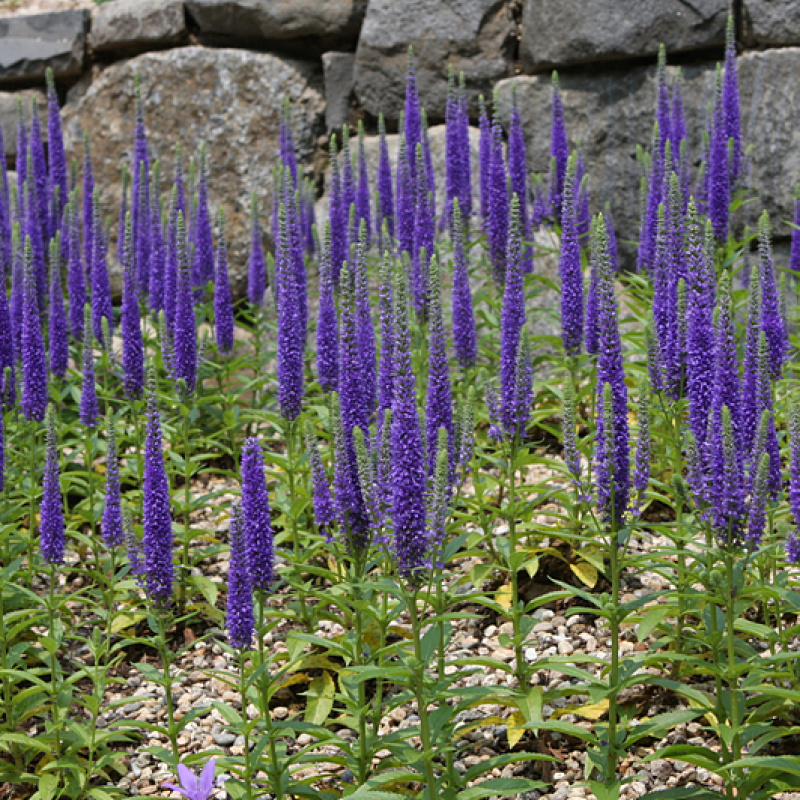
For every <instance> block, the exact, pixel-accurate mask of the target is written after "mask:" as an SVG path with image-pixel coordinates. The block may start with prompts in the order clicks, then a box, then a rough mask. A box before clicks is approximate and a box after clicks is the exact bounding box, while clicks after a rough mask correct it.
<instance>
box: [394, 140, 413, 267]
mask: <svg viewBox="0 0 800 800" xmlns="http://www.w3.org/2000/svg"><path fill="white" fill-rule="evenodd" d="M413 158H414V154H413V152H411V151H409V149H408V147H407V146H406V140H405V137H404V136H403V135H402V134H401V135H400V148H399V150H398V151H397V203H396V206H395V208H396V212H397V224H396V226H395V233H396V235H397V248H398V250H399V251H400V252H401V253H402V252H406V253H408V254H409V255H410V254H411V253H412V252H413V250H414V208H415V195H416V189H415V184H414V179H413V177H412V176H413V173H412V171H411V162H412V160H413Z"/></svg>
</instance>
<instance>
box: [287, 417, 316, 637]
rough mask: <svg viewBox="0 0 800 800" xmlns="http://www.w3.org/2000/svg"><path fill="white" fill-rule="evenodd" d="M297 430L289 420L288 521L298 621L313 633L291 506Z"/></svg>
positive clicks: (295, 520)
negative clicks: (289, 521)
mask: <svg viewBox="0 0 800 800" xmlns="http://www.w3.org/2000/svg"><path fill="white" fill-rule="evenodd" d="M298 430H299V428H298V420H297V419H292V420H289V425H288V429H287V431H286V471H287V473H288V474H287V478H288V480H289V519H290V520H291V526H292V551H293V553H294V558H293V559H292V561H293V567H294V572H295V580H296V583H297V602H298V604H299V608H298V613H299V615H300V619H301V621H302V623H303V625H304V626H305V628H306V630H307V631H308V632H309V633H313V632H314V622H313V620H312V617H311V614H309V610H308V608H307V607H306V591H305V586H304V584H303V573H302V570H301V569H300V564H301V563H302V561H303V553H302V548H301V546H300V533H299V530H298V525H297V514H295V513H294V511H293V509H292V505H293V503H294V500H295V497H296V494H295V487H296V484H297V478H296V473H297V469H296V466H297V465H296V463H295V459H296V453H295V444H296V442H295V437H296V434H297V431H298Z"/></svg>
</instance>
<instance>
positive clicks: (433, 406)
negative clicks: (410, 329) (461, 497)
mask: <svg viewBox="0 0 800 800" xmlns="http://www.w3.org/2000/svg"><path fill="white" fill-rule="evenodd" d="M441 284H442V278H441V270H440V268H439V260H438V258H437V257H436V256H434V257H433V258H432V259H431V265H430V271H429V278H428V303H429V305H428V310H429V324H428V335H429V338H428V397H427V404H426V412H425V434H426V441H427V444H428V447H427V456H428V463H427V467H428V477H429V478H431V477H432V476H433V473H434V470H435V468H436V459H437V452H436V448H435V447H434V442H436V439H437V437H438V435H439V429H440V428H444V430H445V431H446V432H447V445H448V463H449V465H450V467H449V470H450V471H452V468H453V466H454V465H453V456H454V451H453V445H454V439H453V392H452V389H451V387H450V369H449V367H448V364H447V341H446V333H445V329H444V318H443V316H442V286H441ZM448 474H450V473H448Z"/></svg>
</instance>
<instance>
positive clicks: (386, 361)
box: [378, 251, 395, 422]
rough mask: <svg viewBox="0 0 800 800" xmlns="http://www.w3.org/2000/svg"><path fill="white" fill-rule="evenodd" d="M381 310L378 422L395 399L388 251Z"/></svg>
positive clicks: (391, 289)
mask: <svg viewBox="0 0 800 800" xmlns="http://www.w3.org/2000/svg"><path fill="white" fill-rule="evenodd" d="M378 302H379V309H380V320H381V322H380V324H381V355H380V363H379V365H378V421H379V422H382V420H383V414H384V412H385V411H389V410H391V408H392V400H393V398H394V346H395V329H394V288H393V285H392V261H391V257H390V255H389V253H388V251H386V252H384V254H383V260H382V261H381V269H380V290H379V300H378Z"/></svg>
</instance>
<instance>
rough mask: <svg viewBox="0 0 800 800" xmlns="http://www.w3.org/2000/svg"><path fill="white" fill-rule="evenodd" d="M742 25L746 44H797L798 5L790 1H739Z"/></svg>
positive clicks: (799, 40)
mask: <svg viewBox="0 0 800 800" xmlns="http://www.w3.org/2000/svg"><path fill="white" fill-rule="evenodd" d="M742 28H743V32H744V39H745V42H746V43H747V44H749V45H763V44H800V5H798V4H797V3H796V2H794V0H743V2H742Z"/></svg>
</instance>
